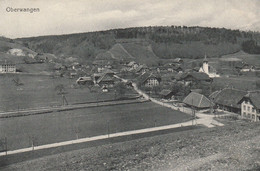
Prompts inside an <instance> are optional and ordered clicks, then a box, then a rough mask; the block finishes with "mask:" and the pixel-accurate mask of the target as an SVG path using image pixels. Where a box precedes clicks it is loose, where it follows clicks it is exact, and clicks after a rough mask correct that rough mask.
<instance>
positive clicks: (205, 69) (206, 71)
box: [202, 54, 209, 74]
mask: <svg viewBox="0 0 260 171" xmlns="http://www.w3.org/2000/svg"><path fill="white" fill-rule="evenodd" d="M202 69H203V71H204V72H205V73H206V74H209V62H208V60H207V56H206V54H205V57H204V60H203V65H202Z"/></svg>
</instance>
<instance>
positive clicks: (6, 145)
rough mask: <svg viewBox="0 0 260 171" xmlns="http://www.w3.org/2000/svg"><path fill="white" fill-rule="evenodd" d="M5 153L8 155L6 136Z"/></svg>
mask: <svg viewBox="0 0 260 171" xmlns="http://www.w3.org/2000/svg"><path fill="white" fill-rule="evenodd" d="M5 155H7V138H6V137H5Z"/></svg>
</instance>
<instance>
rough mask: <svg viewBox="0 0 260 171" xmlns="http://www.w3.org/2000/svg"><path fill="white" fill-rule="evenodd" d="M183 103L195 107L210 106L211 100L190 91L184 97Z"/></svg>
mask: <svg viewBox="0 0 260 171" xmlns="http://www.w3.org/2000/svg"><path fill="white" fill-rule="evenodd" d="M183 103H185V104H187V105H189V106H194V107H196V108H209V107H210V106H211V102H210V100H209V99H208V98H207V97H205V96H204V95H202V94H199V93H196V92H191V93H190V94H189V95H188V96H187V97H185V98H184V100H183Z"/></svg>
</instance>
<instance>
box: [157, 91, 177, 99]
mask: <svg viewBox="0 0 260 171" xmlns="http://www.w3.org/2000/svg"><path fill="white" fill-rule="evenodd" d="M173 94H174V92H173V91H171V90H169V89H163V90H162V91H161V92H160V93H159V95H160V96H161V98H163V99H172V97H173Z"/></svg>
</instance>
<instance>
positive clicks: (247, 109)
mask: <svg viewBox="0 0 260 171" xmlns="http://www.w3.org/2000/svg"><path fill="white" fill-rule="evenodd" d="M241 116H242V118H247V119H250V120H253V121H259V116H260V114H259V111H258V109H256V108H255V107H254V106H253V104H252V103H251V102H250V101H246V100H244V101H243V102H242V103H241Z"/></svg>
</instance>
